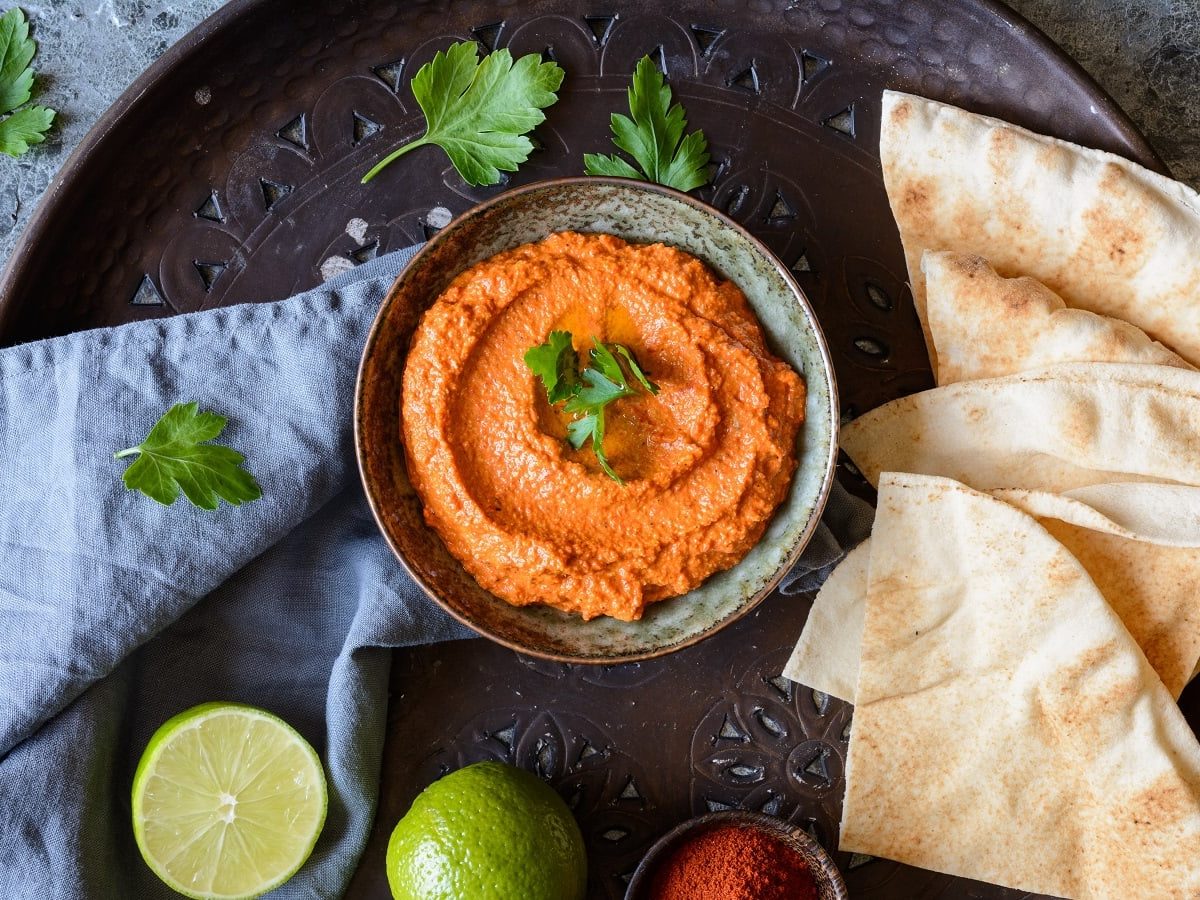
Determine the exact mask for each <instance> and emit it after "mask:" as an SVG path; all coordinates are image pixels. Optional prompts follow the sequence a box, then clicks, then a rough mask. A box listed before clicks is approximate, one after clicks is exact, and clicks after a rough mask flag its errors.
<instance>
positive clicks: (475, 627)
mask: <svg viewBox="0 0 1200 900" xmlns="http://www.w3.org/2000/svg"><path fill="white" fill-rule="evenodd" d="M581 185H597V186H600V185H607V186H610V187H618V188H622V189H633V190H641V191H647V192H649V193H656V194H660V195H662V196H665V197H667V198H670V199H672V200H676V201H679V202H682V203H685V204H687V205H688V206H691V207H692V208H694V209H696V210H698V211H699V212H702V213H705V214H707V215H709V216H712V217H713V218H715V219H717V220H718V221H719V222H720V223H721V224H722V225H724V226H725V227H727V228H729V229H731V230H732V231H733V232H734V233H735V234H736V235H737V236H738V237H739V238H740V239H741V240H743V241H746V242H748V243H749V245H750V246H751V247H752V248H753V249H755V250H756V251H758V252H759V253H760V254H761V255H762V256H763V258H764V259H766V260H767V261H768V262H770V264H771V265H772V266H773V267H774V268H775V270H776V272H777V273H778V274H779V275H780V276H781V277H782V278H783V280H784V281H785V283H786V284H787V286H788V288H789V290H790V292H791V295H792V298H793V300H794V301H795V302H796V303H798V304H799V305H800V307H801V309H802V310H803V312H804V314H805V317H806V318H807V320H808V322H809V324H810V325H811V327H812V332H813V336H814V337H815V339H816V347H817V351H818V353H819V355H820V359H821V366H822V368H823V370H824V373H825V383H826V386H827V389H828V392H829V417H830V423H829V425H830V427H829V440H828V445H829V446H828V447H827V448H826V451H825V457H826V458H825V471H824V472H823V473H822V476H821V486H820V490H819V491H818V493H817V496H816V500H815V501H814V503H813V506H812V512H811V514H810V515H809V519H808V522H807V523H806V525H805V526H804V530H803V531H802V532H801V533H800V535H799V537H798V538H797V539H796V541H795V543H794V545H793V547H792V549H791V551H790V552H789V553H788V555H787V557H786V558H785V559H784V560H783V562H781V563H780V565H779V567H778V568H777V569H776V571H775V572H774V574H773V575H772V576H771V578H770V579H769V580H768V581H767V582H766V583H765V584H764V585H763V586H762V587H761V588H759V589H758V590H757V591H755V593H754V594H753V595H751V597H750V598H749V599H747V600H746V601H745V602H744V603H742V605H741V606H739V607H738V608H737V609H735V610H734V611H733V612H731V613H730V614H729V615H727V616H726V617H725V618H723V619H721V620H719V621H717V622H715V623H713V624H712V625H711V626H709V627H708V628H706V629H704V630H703V631H700V632H698V633H696V634H693V635H690V636H688V637H686V638H684V639H683V640H680V641H677V642H675V643H673V644H668V645H666V646H663V647H657V648H654V649H650V650H640V651H634V652H631V653H622V654H617V655H613V656H572V655H570V654H566V653H556V652H554V651H551V650H543V649H540V648H532V647H528V646H525V645H522V644H520V643H518V642H516V641H513V640H510V639H509V638H507V637H505V636H504V635H502V634H498V633H496V632H495V631H493V630H492V629H491V628H488V627H487V626H484V625H481V624H480V623H478V622H475V621H473V620H472V619H470V618H469V617H467V616H465V615H463V614H462V613H460V612H459V611H458V610H456V609H454V608H453V607H451V605H450V604H449V603H447V602H445V601H444V600H443V599H442V598H441V596H440V595H439V594H438V592H437V591H436V590H434V589H433V588H432V586H430V585H429V584H427V583H426V581H425V579H424V578H422V577H421V576H420V574H419V573H418V572H417V571H416V570H415V569H414V567H413V566H412V565H410V564H409V562H408V560H407V559H406V558H405V555H404V553H403V552H402V551H401V550H400V548H399V547H398V546H397V545H396V543H395V542H394V541H393V540H392V536H391V533H390V532H389V531H388V528H387V527H386V525H385V524H384V512H383V509H382V506H383V504H382V501H381V499H380V498H379V497H378V496H377V495H376V492H375V490H374V489H373V486H372V480H371V478H370V477H369V476H368V474H367V462H366V460H367V453H366V446H365V444H366V441H365V439H364V428H363V395H364V393H365V390H366V372H367V368H368V365H369V363H370V360H371V356H372V353H373V352H374V350H375V345H376V342H377V340H378V338H379V333H380V331H381V330H382V327H383V321H384V318H385V316H386V314H387V312H388V309H389V307H390V306H391V304H392V302H393V301H394V299H395V297H396V295H397V287H398V285H399V284H400V282H401V281H402V280H403V279H404V276H405V274H406V273H407V272H408V270H409V269H410V268H412V267H413V266H414V265H416V264H417V263H418V262H419V261H420V260H421V259H422V258H424V257H425V256H426V254H428V253H430V252H432V251H433V250H434V249H436V248H437V247H438V246H439V245H440V244H441V243H442V242H443V241H445V240H447V239H448V237H449V235H450V234H451V233H452V232H453V231H454V230H455V229H456V228H457V227H458V226H460V225H461V224H462V223H463V222H465V221H466V220H468V219H470V218H473V217H475V216H478V215H481V214H483V213H484V212H486V211H487V210H489V209H491V208H492V207H494V206H498V205H500V204H502V203H506V202H508V201H510V200H511V199H512V198H514V197H519V196H521V195H523V194H528V193H535V192H538V191H545V190H553V189H557V188H562V187H573V186H581ZM839 409H840V406H839V402H838V386H837V376H836V374H835V372H834V368H833V358H832V356H831V355H830V352H829V342H828V340H827V339H826V337H825V332H824V330H823V329H822V328H821V323H820V321H819V320H818V319H817V315H816V312H815V311H814V310H813V307H812V304H811V303H810V302H809V299H808V295H807V294H805V292H804V289H803V288H802V287H800V284H799V282H797V281H796V279H795V277H794V276H793V275H792V273H791V272H790V271H789V270H788V268H787V266H786V265H785V264H784V263H783V261H782V260H781V259H780V258H779V257H778V256H777V255H776V254H775V253H774V252H773V251H772V250H771V249H770V248H769V247H767V245H766V244H764V243H763V242H762V241H761V240H759V239H758V238H756V237H755V236H754V235H753V234H751V233H750V232H749V231H748V230H747V229H746V228H745V227H744V226H742V225H741V224H740V223H738V222H736V221H735V220H733V219H732V218H730V217H729V216H728V215H726V214H725V213H724V212H722V211H721V210H719V209H717V208H716V207H714V206H712V205H711V204H708V203H706V202H704V201H703V200H700V199H698V198H696V197H693V196H691V195H690V194H686V193H684V192H683V191H679V190H676V189H675V188H671V187H667V186H666V185H662V184H657V183H654V182H649V181H641V180H638V179H633V178H619V177H612V176H597V175H567V176H560V177H556V178H547V179H542V180H539V181H534V182H531V183H529V184H524V185H519V186H517V187H513V188H509V189H508V190H505V191H502V192H500V193H498V194H496V195H495V196H494V197H489V198H488V199H486V200H484V201H482V202H481V203H477V204H475V205H474V206H472V207H470V208H469V209H467V210H464V211H463V212H461V213H459V214H458V215H457V216H455V217H454V218H452V219H451V220H450V222H449V223H447V224H446V226H445V227H443V228H441V229H439V230H438V232H437V233H436V234H434V235H433V236H432V237H430V238H429V239H428V240H427V241H426V242H425V243H424V244H423V245H422V246H421V247H420V249H418V250H417V252H416V253H414V254H413V256H412V259H410V260H409V261H408V262H407V263H405V265H404V267H403V268H402V269H401V270H400V271H399V272H398V273H397V274H396V277H395V279H394V280H393V281H392V284H391V286H390V287H389V288H388V290H387V293H386V294H385V295H384V298H383V300H382V302H381V303H380V304H379V310H378V312H376V314H375V319H374V321H372V323H371V328H370V330H369V331H368V332H367V339H366V342H365V343H364V344H363V350H362V355H361V356H360V358H359V364H358V373H357V375H356V376H355V382H354V409H353V422H354V455H355V459H356V461H357V464H358V474H359V480H360V481H361V483H362V487H363V492H364V493H365V494H366V497H367V505H368V506H369V507H370V509H371V516H372V517H373V518H374V520H375V524H376V526H377V527H378V528H379V531H380V532H381V533H382V534H383V538H384V540H385V541H386V542H387V545H388V547H389V548H390V549H391V551H392V555H393V556H395V557H396V559H397V560H398V561H399V562H400V565H401V566H402V567H403V568H404V571H405V572H406V573H407V575H408V576H409V578H411V579H412V580H413V582H414V583H415V584H416V585H417V586H418V587H419V588H420V589H421V591H422V592H423V593H424V594H425V595H426V596H427V597H428V598H429V599H430V600H432V601H433V602H434V603H436V604H437V605H438V606H439V607H441V609H443V610H444V611H446V612H447V613H449V614H450V616H451V617H452V618H454V619H455V620H456V621H457V622H459V623H461V624H463V625H465V626H467V627H468V628H470V629H471V630H472V631H473V632H475V633H476V634H477V635H479V636H481V637H486V638H487V639H488V640H491V641H494V642H495V643H497V644H500V645H501V646H504V647H507V648H508V649H510V650H513V651H515V652H517V653H521V654H524V655H526V656H532V657H535V658H538V659H544V660H549V661H551V662H561V663H573V664H578V665H616V664H620V663H629V662H641V661H644V660H649V659H657V658H658V657H660V656H666V655H668V654H671V653H675V652H676V651H678V650H683V649H684V648H686V647H690V646H692V645H694V644H697V643H699V642H700V641H702V640H704V639H706V638H709V637H712V636H713V635H715V634H717V633H718V632H720V631H721V630H723V629H725V628H727V627H728V626H730V625H732V624H733V623H735V622H737V621H739V620H740V619H742V618H744V617H745V616H746V615H748V614H749V613H750V612H752V611H753V610H754V609H755V608H757V607H758V606H759V605H760V604H761V603H762V602H763V601H764V600H765V599H766V598H767V597H768V596H769V595H770V594H771V592H772V591H773V590H775V588H776V587H777V586H778V585H779V582H780V581H782V580H783V577H784V576H785V575H786V574H787V573H788V572H789V571H790V570H791V569H792V567H793V566H794V565H795V564H796V562H797V561H798V560H799V559H800V556H801V554H803V553H804V550H805V549H806V548H807V547H808V545H809V543H810V542H811V541H812V537H813V534H815V533H816V530H817V527H818V526H819V525H820V522H821V517H822V515H823V514H824V512H825V507H826V505H827V503H828V502H829V495H830V491H831V490H832V488H833V479H834V473H835V471H836V469H837V458H838V445H839V429H840V424H841V422H840V415H839ZM805 421H806V422H807V419H806V420H805ZM772 515H774V514H772ZM427 527H428V526H427ZM764 537H765V533H764ZM762 539H763V538H761V537H760V538H759V540H762ZM460 565H461V563H460ZM468 574H469V573H468Z"/></svg>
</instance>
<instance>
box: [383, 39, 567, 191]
mask: <svg viewBox="0 0 1200 900" xmlns="http://www.w3.org/2000/svg"><path fill="white" fill-rule="evenodd" d="M477 57H478V48H477V46H476V45H475V44H474V43H472V42H462V43H457V44H451V45H450V48H449V49H448V50H445V51H441V50H439V51H438V52H437V53H436V54H434V57H433V59H432V60H431V61H430V62H427V63H426V64H425V65H423V66H421V68H420V69H419V70H418V71H417V74H416V75H415V76H413V80H412V92H413V96H414V97H416V98H417V103H419V104H420V106H421V111H422V112H423V113H425V125H426V127H425V133H424V134H423V135H421V137H419V138H417V139H416V140H415V141H411V142H410V143H408V144H405V145H404V146H403V147H401V148H400V149H399V150H395V151H393V152H392V153H389V154H388V155H387V156H385V157H384V158H383V159H382V160H380V161H379V163H378V164H377V165H376V166H375V167H374V168H373V169H371V171H369V172H368V173H367V174H366V175H364V176H363V179H362V180H363V183H364V184H365V183H366V182H368V181H370V180H371V179H372V178H374V177H375V176H376V175H378V174H379V172H380V170H381V169H383V168H384V167H386V166H388V165H389V164H390V163H392V162H393V161H394V160H396V159H398V158H400V157H401V156H403V155H404V154H405V153H408V152H409V151H410V150H415V149H416V148H417V147H422V146H425V145H426V144H437V145H438V146H439V147H441V148H442V149H443V150H445V151H446V155H447V156H449V157H450V162H451V163H453V164H454V168H455V169H457V170H458V174H459V175H461V176H462V179H463V181H465V182H466V183H467V184H471V185H476V186H479V185H488V184H496V183H497V182H499V181H500V172H501V171H505V172H515V171H517V166H519V165H520V164H521V163H523V162H525V160H526V159H528V158H529V154H530V153H531V152H533V143H532V142H531V141H530V140H529V138H527V137H525V135H526V134H527V133H529V132H530V131H532V130H533V129H534V128H536V127H537V126H538V125H540V124H541V123H542V122H543V121H545V119H546V114H545V113H543V112H542V110H543V109H545V108H546V107H547V106H550V105H552V104H553V103H554V101H556V100H557V99H558V96H557V94H556V93H555V92H556V91H557V90H558V89H559V86H560V85H562V80H563V70H562V69H561V68H559V66H558V64H557V63H553V62H543V61H542V58H541V56H539V55H538V54H536V53H529V54H526V55H525V56H522V57H521V58H520V59H518V60H517V61H516V62H513V58H512V54H511V53H509V52H508V50H507V49H505V50H497V51H495V52H494V53H489V54H488V55H486V56H485V57H484V58H483V60H482V61H480V60H479V59H478V58H477Z"/></svg>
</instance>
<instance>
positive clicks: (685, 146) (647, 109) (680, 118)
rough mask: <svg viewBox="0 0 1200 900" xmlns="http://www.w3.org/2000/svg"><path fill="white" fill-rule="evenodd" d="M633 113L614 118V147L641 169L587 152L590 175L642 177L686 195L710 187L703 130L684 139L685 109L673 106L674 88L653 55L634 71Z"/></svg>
mask: <svg viewBox="0 0 1200 900" xmlns="http://www.w3.org/2000/svg"><path fill="white" fill-rule="evenodd" d="M629 112H630V114H631V115H632V116H633V118H632V119H630V118H629V116H622V115H619V114H616V113H614V114H613V116H612V119H611V127H612V133H613V143H614V144H616V145H617V147H618V148H619V149H621V150H624V151H625V152H626V153H628V154H629V155H630V156H632V157H633V159H634V161H635V162H636V163H637V164H638V165H639V166H641V170H640V171H639V170H638V169H635V168H634V167H633V166H631V165H630V164H629V163H628V162H626V161H625V160H624V159H622V158H621V157H620V156H617V155H616V154H613V155H612V156H604V155H602V154H599V153H586V154H584V157H583V162H584V170H585V171H586V172H587V173H588V174H589V175H616V176H617V177H619V178H641V179H644V180H646V181H656V182H658V183H659V184H665V185H666V186H667V187H673V188H677V189H678V190H681V191H690V190H692V188H698V187H700V185H702V184H705V183H707V182H708V159H709V154H708V140H707V139H706V138H705V137H704V132H703V131H693V132H692V133H691V134H689V135H688V136H687V137H684V134H683V132H684V131H685V130H686V129H687V118H686V117H685V116H684V112H683V107H682V106H680V105H679V104H678V103H676V104H674V105H672V104H671V89H670V88H669V87H667V84H666V80H665V79H664V78H663V76H662V73H661V72H659V71H658V69H657V68H655V66H654V63H653V62H651V60H650V57H649V56H643V57H642V58H641V60H639V61H638V64H637V68H636V69H635V70H634V72H633V83H632V84H631V85H630V86H629Z"/></svg>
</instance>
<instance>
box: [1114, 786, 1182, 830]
mask: <svg viewBox="0 0 1200 900" xmlns="http://www.w3.org/2000/svg"><path fill="white" fill-rule="evenodd" d="M1195 808H1196V797H1195V796H1194V794H1193V793H1192V792H1191V791H1188V790H1187V789H1186V788H1185V787H1184V785H1183V784H1182V783H1181V782H1180V781H1179V780H1178V779H1177V778H1159V779H1158V780H1157V781H1156V782H1155V783H1154V784H1152V785H1150V787H1148V788H1147V789H1146V790H1144V791H1142V792H1141V793H1140V794H1137V795H1135V796H1134V797H1133V798H1132V799H1131V800H1130V803H1129V814H1130V818H1131V820H1132V822H1133V824H1134V825H1148V826H1151V827H1156V828H1161V827H1162V823H1164V822H1174V821H1178V820H1179V819H1181V818H1183V817H1184V816H1187V815H1189V814H1190V813H1191V812H1192V811H1193V810H1195Z"/></svg>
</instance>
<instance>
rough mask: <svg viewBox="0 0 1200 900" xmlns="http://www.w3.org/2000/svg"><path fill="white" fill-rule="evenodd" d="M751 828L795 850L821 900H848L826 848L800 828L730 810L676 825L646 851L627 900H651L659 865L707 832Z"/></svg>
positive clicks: (843, 884) (761, 815)
mask: <svg viewBox="0 0 1200 900" xmlns="http://www.w3.org/2000/svg"><path fill="white" fill-rule="evenodd" d="M730 826H732V827H735V828H752V829H756V830H758V831H761V832H763V833H765V834H767V835H770V836H771V837H773V838H776V839H777V840H779V841H780V842H781V843H783V844H785V845H786V846H788V847H790V848H791V849H792V850H795V851H796V853H798V854H799V855H800V857H801V858H802V859H803V860H804V861H805V862H806V863H807V864H808V868H809V869H810V870H811V871H812V873H813V877H814V878H815V880H816V882H817V897H818V898H819V900H848V898H849V896H850V894H849V892H848V891H847V889H846V882H845V879H843V878H842V873H841V872H840V871H839V870H838V867H837V866H836V865H835V864H834V862H833V860H832V859H831V858H830V856H829V854H828V853H826V852H825V848H824V847H822V846H821V845H820V844H818V843H817V842H816V841H815V840H814V839H813V838H812V837H811V836H810V835H809V834H808V832H806V831H804V829H802V828H800V827H799V826H797V825H792V824H789V823H788V822H784V821H781V820H780V819H776V818H773V817H772V816H768V815H765V814H764V813H757V812H743V811H741V810H727V811H724V812H715V813H706V814H705V815H702V816H696V817H695V818H694V819H688V820H687V821H686V822H682V823H680V824H679V825H676V826H675V827H674V828H672V829H671V830H670V831H668V832H667V833H666V834H664V835H663V836H662V837H660V838H659V839H658V840H657V841H655V842H654V844H653V845H652V846H651V847H650V849H649V850H647V851H646V855H645V856H643V857H642V861H641V862H640V863H638V867H637V869H635V870H634V873H633V878H632V879H630V881H629V888H628V890H626V892H625V900H652V898H651V896H650V888H651V883H652V882H653V880H654V874H655V872H656V871H657V869H658V866H659V864H660V863H662V862H663V861H664V860H666V859H668V858H669V857H670V855H671V854H672V853H673V852H675V850H677V849H678V848H680V847H682V846H683V844H684V843H685V842H687V841H689V840H691V839H692V838H695V837H698V836H699V835H700V834H701V833H703V832H705V831H712V830H714V829H716V828H722V827H730Z"/></svg>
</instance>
